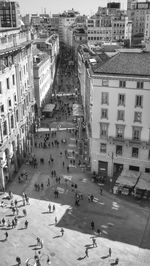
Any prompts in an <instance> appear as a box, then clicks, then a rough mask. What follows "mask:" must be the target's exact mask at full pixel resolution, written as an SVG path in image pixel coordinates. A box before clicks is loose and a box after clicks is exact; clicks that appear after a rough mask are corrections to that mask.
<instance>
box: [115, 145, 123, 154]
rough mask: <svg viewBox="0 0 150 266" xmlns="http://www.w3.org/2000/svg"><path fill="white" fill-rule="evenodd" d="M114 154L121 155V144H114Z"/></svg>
mask: <svg viewBox="0 0 150 266" xmlns="http://www.w3.org/2000/svg"><path fill="white" fill-rule="evenodd" d="M116 155H122V146H121V145H117V146H116Z"/></svg>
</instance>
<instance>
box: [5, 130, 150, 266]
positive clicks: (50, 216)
mask: <svg viewBox="0 0 150 266" xmlns="http://www.w3.org/2000/svg"><path fill="white" fill-rule="evenodd" d="M64 137H65V138H66V139H67V144H60V147H59V148H57V147H54V148H50V149H49V148H45V149H43V148H37V149H35V150H34V151H33V153H34V154H35V156H36V158H37V161H38V167H37V168H33V166H30V165H29V164H25V165H23V166H22V168H21V169H20V172H19V174H18V175H17V177H16V179H15V180H14V181H13V183H12V184H10V186H9V188H8V190H11V191H12V192H13V194H14V199H17V200H18V204H19V206H18V209H19V214H18V224H17V226H16V227H15V228H14V229H9V228H8V229H9V230H8V229H7V232H8V239H7V241H4V239H5V236H4V233H5V231H6V230H5V229H6V226H4V227H2V226H1V227H0V229H1V234H0V250H1V263H0V265H1V266H5V265H16V264H15V258H16V256H20V257H21V260H22V265H25V263H24V262H25V261H26V259H27V258H31V257H32V258H33V257H34V254H35V250H36V249H37V251H38V246H36V238H37V237H39V238H40V239H42V240H43V242H44V245H43V248H42V249H41V253H42V254H48V255H49V256H50V260H51V262H52V263H51V264H52V265H62V266H63V265H64V266H67V265H68V266H70V265H115V264H113V263H114V260H115V259H116V258H119V265H129V263H130V264H131V265H141V266H144V265H149V255H150V251H149V248H150V242H149V232H148V233H147V234H146V235H145V238H144V239H143V242H142V243H141V241H142V237H143V231H144V228H145V225H146V222H147V219H148V216H149V207H146V206H145V207H144V206H142V205H141V206H140V205H139V204H137V203H130V202H129V201H126V200H124V199H119V197H117V196H115V195H112V194H109V193H107V192H105V191H103V195H100V192H99V187H98V186H97V185H96V184H95V183H92V182H91V176H90V174H88V173H86V172H85V173H84V172H82V171H81V169H80V168H79V167H78V166H77V164H76V167H71V166H72V165H71V164H70V162H69V161H70V160H69V159H66V158H65V155H64V151H65V150H66V149H67V150H69V151H70V150H76V144H75V138H74V137H73V134H71V133H68V132H67V133H66V131H59V133H58V132H57V140H59V141H60V140H61V139H63V138H64ZM54 139H55V137H54ZM61 152H62V155H61V154H60V153H61ZM50 154H51V156H52V157H53V158H54V162H53V165H52V163H51V162H50V164H49V162H48V159H49V156H50ZM40 158H43V159H44V163H40ZM63 161H64V163H65V164H64V167H63ZM68 165H70V169H69V173H67V169H66V167H67V166H68ZM52 169H55V170H56V175H57V177H59V176H60V177H61V179H60V184H59V183H57V182H56V177H52V176H51V171H52ZM23 170H24V171H26V172H27V173H28V179H27V180H25V181H23V182H22V183H18V176H19V175H20V173H21V172H22V171H23ZM65 176H68V177H69V178H68V181H65V178H64V177H65ZM48 178H49V179H50V186H47V183H48ZM70 180H71V181H70ZM35 183H37V184H41V183H43V184H44V189H43V190H41V189H40V191H35V188H34V184H35ZM72 183H73V184H77V191H78V192H79V193H82V195H83V200H80V203H79V205H80V206H75V189H74V188H73V187H72V186H71V184H72ZM56 187H57V188H58V191H59V196H58V198H55V195H54V191H55V189H56ZM72 190H73V191H72ZM23 192H24V193H26V194H27V195H28V196H29V199H30V200H29V202H30V205H26V206H25V207H23V206H22V193H23ZM89 194H93V195H94V201H93V202H88V195H89ZM6 195H7V193H6ZM2 198H4V195H1V199H2ZM4 201H5V203H6V207H3V208H2V207H0V208H1V211H0V219H2V218H3V217H5V220H6V221H7V220H8V219H9V220H10V221H11V220H12V218H13V216H12V211H11V209H10V208H9V207H10V201H9V200H4ZM49 203H50V204H51V206H53V204H55V207H56V210H55V211H54V212H52V213H49V211H48V205H49ZM143 205H144V204H143ZM23 208H26V210H27V217H23V215H22V209H23ZM55 217H57V220H58V221H57V225H55ZM26 219H27V220H28V222H29V225H28V228H27V229H25V227H24V222H25V220H26ZM92 220H93V221H94V223H95V228H94V230H93V231H92V229H91V221H92ZM62 227H63V228H64V236H62V237H60V236H61V233H60V230H61V228H62ZM97 229H100V230H101V231H102V234H101V236H100V237H99V236H98V235H97ZM93 236H95V237H96V242H97V247H94V248H93V246H92V237H93ZM140 243H141V246H143V249H139V247H138V246H139V245H140ZM86 247H88V251H89V252H88V253H89V254H88V255H89V257H85V249H86ZM109 248H111V250H112V255H111V257H109V256H108V250H109ZM6 254H7V256H6ZM45 257H46V256H45ZM84 257H85V258H84ZM43 258H44V257H43ZM44 263H45V264H44ZM42 265H46V260H45V262H44V261H43V262H42Z"/></svg>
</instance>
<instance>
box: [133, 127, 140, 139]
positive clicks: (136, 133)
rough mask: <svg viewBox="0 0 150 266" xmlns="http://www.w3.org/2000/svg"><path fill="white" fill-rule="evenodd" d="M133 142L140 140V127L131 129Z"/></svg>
mask: <svg viewBox="0 0 150 266" xmlns="http://www.w3.org/2000/svg"><path fill="white" fill-rule="evenodd" d="M132 137H133V140H140V139H141V128H140V127H133V136H132Z"/></svg>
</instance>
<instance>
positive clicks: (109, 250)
mask: <svg viewBox="0 0 150 266" xmlns="http://www.w3.org/2000/svg"><path fill="white" fill-rule="evenodd" d="M108 252H109V257H111V253H112V251H111V248H109V251H108Z"/></svg>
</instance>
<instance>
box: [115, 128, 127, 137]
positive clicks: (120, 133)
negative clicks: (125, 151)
mask: <svg viewBox="0 0 150 266" xmlns="http://www.w3.org/2000/svg"><path fill="white" fill-rule="evenodd" d="M124 129H125V126H123V125H116V137H117V138H119V139H123V138H124Z"/></svg>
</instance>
